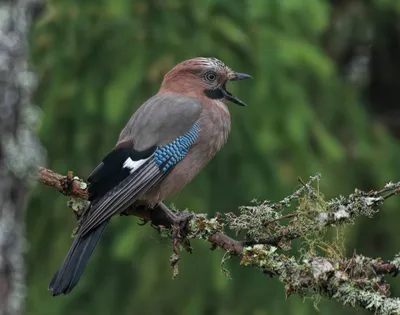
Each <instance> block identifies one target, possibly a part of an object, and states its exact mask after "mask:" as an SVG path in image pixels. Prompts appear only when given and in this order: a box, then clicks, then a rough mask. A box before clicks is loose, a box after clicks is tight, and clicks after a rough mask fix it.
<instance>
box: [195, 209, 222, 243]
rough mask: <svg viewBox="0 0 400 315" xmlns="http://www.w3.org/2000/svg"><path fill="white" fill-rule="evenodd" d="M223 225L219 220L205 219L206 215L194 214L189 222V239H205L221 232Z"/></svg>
mask: <svg viewBox="0 0 400 315" xmlns="http://www.w3.org/2000/svg"><path fill="white" fill-rule="evenodd" d="M223 230H224V224H223V222H222V220H221V219H220V218H211V219H208V218H207V214H204V213H200V214H196V215H195V216H194V218H193V219H192V220H190V234H189V236H188V237H189V238H202V239H207V238H208V237H209V236H211V235H213V234H215V233H216V232H222V231H223Z"/></svg>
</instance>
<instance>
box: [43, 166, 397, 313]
mask: <svg viewBox="0 0 400 315" xmlns="http://www.w3.org/2000/svg"><path fill="white" fill-rule="evenodd" d="M319 180H320V175H319V174H317V175H316V176H314V177H311V178H310V181H309V182H308V183H304V182H303V181H302V180H300V182H301V187H300V188H299V189H298V190H296V191H295V192H294V193H293V194H292V195H290V196H288V197H286V198H285V199H283V200H282V201H280V202H277V203H274V204H270V203H268V202H267V201H264V202H262V203H256V205H254V206H244V207H241V208H240V215H238V216H237V215H234V214H232V213H227V214H225V215H224V216H222V215H221V214H218V213H217V214H216V216H215V217H214V218H207V215H206V214H195V213H193V217H192V219H191V220H190V222H189V224H188V232H187V233H188V234H187V236H186V239H185V241H183V242H182V243H181V244H180V245H181V247H183V248H186V249H187V248H188V242H189V240H190V239H193V238H201V239H204V240H206V241H208V242H210V243H211V244H212V249H215V248H217V247H219V248H222V249H223V250H225V251H226V252H227V253H228V255H229V256H237V257H239V258H240V264H241V265H244V266H252V267H256V268H260V269H261V270H262V271H263V272H264V273H265V274H267V275H269V276H271V277H274V276H277V277H278V278H279V280H280V281H281V282H282V283H283V284H284V286H285V290H286V295H287V296H289V295H291V294H299V295H300V296H306V295H309V296H310V295H311V296H315V297H318V296H324V297H328V298H332V299H335V300H337V301H338V302H340V303H341V304H343V305H346V306H351V307H360V308H364V309H367V310H369V311H371V312H374V313H376V314H385V315H386V314H400V300H399V299H398V298H396V297H390V286H389V284H388V283H387V282H386V281H385V279H384V277H385V276H387V275H393V276H396V275H397V274H398V273H399V269H400V255H396V256H395V257H394V258H393V259H392V260H390V261H383V260H381V259H373V258H368V257H364V256H362V255H358V254H354V255H353V257H351V258H345V257H344V255H343V253H342V252H341V251H340V246H339V245H340V244H339V243H340V239H336V240H334V241H332V242H330V243H329V242H327V241H326V240H325V239H324V235H325V232H326V230H327V229H328V228H335V229H337V227H338V226H339V227H340V226H345V225H347V224H349V223H351V222H352V221H353V220H354V219H355V218H356V217H357V216H368V217H371V216H373V215H374V214H375V213H376V212H377V211H378V209H377V208H378V206H379V205H381V204H382V203H383V202H384V201H385V200H387V199H388V198H390V197H392V196H395V195H396V194H397V193H398V192H399V189H400V183H389V184H387V185H386V186H385V187H384V188H383V189H381V190H379V191H370V192H368V193H366V192H362V191H360V190H357V189H356V190H355V192H354V193H353V194H351V195H350V196H349V197H347V198H344V197H342V196H341V197H339V198H336V199H332V200H330V201H324V200H323V198H322V195H321V194H320V193H319V191H318V189H316V188H315V187H314V186H313V184H315V183H318V181H319ZM39 181H40V182H41V183H43V184H45V185H48V186H51V187H54V188H56V189H57V190H58V191H60V192H61V193H63V194H64V195H68V196H71V197H72V201H70V202H69V206H70V207H71V208H73V209H74V211H75V213H76V214H77V216H78V218H79V217H80V215H81V213H82V211H83V210H82V203H81V202H82V199H84V200H86V199H87V185H86V184H85V183H84V182H83V181H82V180H80V179H79V178H77V177H73V176H72V173H69V174H68V175H67V176H62V175H60V174H57V173H54V172H53V171H51V170H48V169H45V168H40V170H39ZM294 201H296V202H297V203H298V205H297V207H296V210H295V211H293V212H291V213H290V214H283V213H282V212H283V210H284V209H286V208H289V207H290V206H291V204H290V203H291V202H294ZM85 202H86V203H87V201H85ZM122 215H134V216H137V217H139V218H141V219H143V220H144V221H151V222H152V223H153V226H154V227H156V228H157V229H158V230H160V232H161V235H163V236H168V237H172V235H173V234H172V233H173V229H174V227H173V226H171V224H170V222H169V221H168V220H167V219H166V218H165V217H163V216H162V213H161V212H159V211H158V210H157V208H154V209H152V210H150V211H149V210H148V209H145V207H140V206H136V207H131V208H129V209H127V210H126V211H124V213H123V214H122ZM287 219H289V222H288V223H287V224H285V225H283V224H282V223H281V221H282V220H287ZM155 222H157V224H155ZM160 222H161V224H160ZM226 227H229V228H230V229H231V230H233V231H236V232H237V233H239V232H243V231H244V232H245V239H244V240H236V239H233V238H231V237H229V236H228V235H226V234H225V232H224V229H225V228H226ZM297 238H300V239H301V240H302V241H303V246H302V254H301V255H300V257H299V258H298V257H296V255H290V254H288V253H287V250H288V249H290V245H291V241H292V240H294V239H297ZM321 248H322V249H323V250H322V252H323V254H325V255H324V256H322V255H321V251H320V250H318V249H321ZM176 256H177V253H174V254H173V255H172V257H171V265H172V266H173V267H174V275H175V274H176V273H177V261H178V260H179V259H178V258H177V257H176ZM224 257H225V256H224ZM224 261H225V258H224V259H223V262H224Z"/></svg>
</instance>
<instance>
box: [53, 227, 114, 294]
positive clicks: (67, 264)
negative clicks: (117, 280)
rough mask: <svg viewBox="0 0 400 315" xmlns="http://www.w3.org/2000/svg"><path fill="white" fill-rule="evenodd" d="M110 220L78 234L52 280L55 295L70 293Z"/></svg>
mask: <svg viewBox="0 0 400 315" xmlns="http://www.w3.org/2000/svg"><path fill="white" fill-rule="evenodd" d="M108 222H109V220H107V221H105V222H103V223H102V224H100V225H99V226H97V227H95V228H94V229H93V230H91V231H90V232H89V233H87V234H85V235H84V236H82V237H81V236H79V235H78V236H77V237H76V238H75V240H74V242H73V243H72V245H71V247H70V249H69V251H68V253H67V256H66V257H65V259H64V262H63V263H62V265H61V267H60V268H59V269H58V270H57V272H56V274H55V275H54V276H53V279H51V281H50V284H49V290H51V291H52V292H53V296H56V295H60V294H68V293H69V292H71V290H72V289H73V288H74V287H75V286H76V284H77V283H78V281H79V279H80V278H81V276H82V274H83V271H84V270H85V267H86V265H87V264H88V262H89V260H90V257H91V256H92V253H93V250H94V248H95V247H96V245H97V243H98V242H99V240H100V237H101V235H102V234H103V232H104V230H105V228H106V227H107V224H108Z"/></svg>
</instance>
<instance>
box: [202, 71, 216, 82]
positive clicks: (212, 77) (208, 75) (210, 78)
mask: <svg viewBox="0 0 400 315" xmlns="http://www.w3.org/2000/svg"><path fill="white" fill-rule="evenodd" d="M204 78H205V79H206V81H208V82H214V81H215V79H216V78H217V75H216V73H215V72H213V71H209V72H206V73H205V74H204Z"/></svg>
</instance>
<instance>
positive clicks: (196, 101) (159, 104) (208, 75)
mask: <svg viewBox="0 0 400 315" xmlns="http://www.w3.org/2000/svg"><path fill="white" fill-rule="evenodd" d="M247 78H251V76H250V75H248V74H244V73H237V72H234V71H232V70H231V69H230V68H229V67H227V66H226V65H225V64H224V63H223V62H222V61H220V60H218V59H216V58H200V57H199V58H194V59H190V60H186V61H183V62H181V63H180V64H178V65H176V66H175V67H174V68H173V69H172V70H171V71H169V72H168V73H167V74H166V75H165V77H164V80H163V82H162V84H161V88H160V89H159V91H158V93H157V94H156V95H154V96H153V97H151V98H150V99H149V100H147V101H146V102H145V103H144V104H143V105H141V106H140V107H139V108H138V110H137V111H136V112H135V113H134V114H133V116H132V117H131V118H130V120H129V121H128V123H127V124H126V126H125V128H124V129H123V130H122V132H121V134H120V137H119V139H118V142H117V145H116V146H115V147H114V149H113V150H112V151H111V152H109V153H108V154H107V155H106V156H105V158H104V159H103V161H102V162H101V163H100V164H99V165H98V166H97V167H96V168H95V170H94V171H93V172H92V173H91V174H90V176H89V178H88V182H89V186H88V194H89V201H90V208H89V209H88V211H87V215H85V218H84V219H83V221H82V223H81V225H80V226H79V228H78V231H77V233H76V237H75V239H74V241H73V243H72V245H71V247H70V249H69V251H68V253H67V256H66V257H65V259H64V262H63V263H62V265H61V267H60V268H59V269H58V271H57V272H56V274H55V275H54V277H53V279H52V280H51V282H50V285H49V289H50V290H51V291H52V293H53V296H56V295H60V294H68V293H69V292H71V290H72V289H73V288H74V287H75V286H76V284H77V283H78V281H79V279H80V278H81V276H82V274H83V271H84V269H85V267H86V265H87V264H88V262H89V260H90V257H91V255H92V253H93V250H94V248H95V247H96V245H97V243H98V242H99V240H100V237H101V236H102V234H103V232H104V230H105V228H106V226H107V224H108V222H109V221H110V219H111V217H112V216H114V215H116V214H121V213H122V212H123V211H124V210H126V209H127V208H129V207H131V206H133V205H134V203H135V202H136V201H138V200H139V199H140V200H141V201H145V203H146V204H147V205H148V207H149V208H150V210H149V211H151V208H152V207H155V206H157V205H160V204H162V201H163V200H164V199H166V198H167V197H169V196H170V195H172V194H174V193H177V192H178V191H180V190H181V189H182V188H183V187H184V186H185V185H186V184H187V183H189V182H190V181H191V180H192V179H193V178H194V177H195V175H196V174H197V173H198V172H199V171H200V170H201V169H202V168H203V167H204V166H205V165H206V164H207V163H208V162H209V161H210V159H211V158H212V157H213V156H214V155H215V154H216V153H217V151H218V150H219V149H221V147H222V146H223V145H224V144H225V142H226V140H227V138H228V134H229V131H230V125H231V120H230V114H229V111H228V107H227V102H228V101H230V102H233V103H236V104H238V105H242V106H246V105H245V104H244V103H243V102H242V101H241V100H239V99H238V98H237V97H235V96H233V95H232V94H231V93H230V92H228V90H227V89H226V83H227V82H228V81H234V80H242V79H247ZM164 207H165V206H164Z"/></svg>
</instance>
